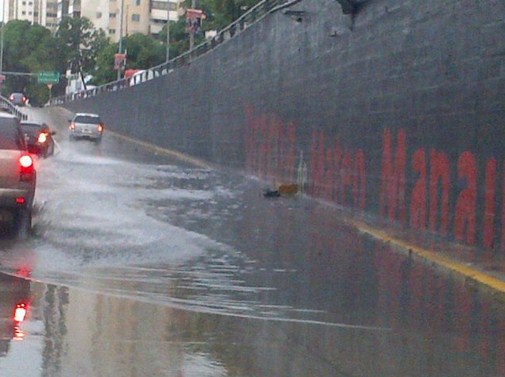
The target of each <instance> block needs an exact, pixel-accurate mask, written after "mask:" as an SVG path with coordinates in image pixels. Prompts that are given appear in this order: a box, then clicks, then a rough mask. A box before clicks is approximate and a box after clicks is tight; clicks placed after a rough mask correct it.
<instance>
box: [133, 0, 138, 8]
mask: <svg viewBox="0 0 505 377" xmlns="http://www.w3.org/2000/svg"><path fill="white" fill-rule="evenodd" d="M132 3H133V5H135V6H137V7H138V6H139V5H140V0H132Z"/></svg>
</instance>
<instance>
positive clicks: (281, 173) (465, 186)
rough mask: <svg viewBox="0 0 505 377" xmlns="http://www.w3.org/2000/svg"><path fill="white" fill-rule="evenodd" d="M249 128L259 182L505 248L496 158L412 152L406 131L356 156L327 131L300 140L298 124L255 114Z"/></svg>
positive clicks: (389, 134)
mask: <svg viewBox="0 0 505 377" xmlns="http://www.w3.org/2000/svg"><path fill="white" fill-rule="evenodd" d="M246 122H247V128H246V133H245V140H244V143H245V165H246V169H247V171H248V172H249V173H251V174H254V175H256V176H258V177H260V178H262V179H269V180H274V181H280V182H295V183H298V184H299V185H300V184H301V185H302V186H303V187H304V188H305V189H306V192H307V193H308V194H309V195H311V196H313V197H316V198H320V199H324V200H327V201H330V202H333V203H336V204H339V205H342V206H344V207H348V208H355V209H358V210H361V211H367V212H374V213H375V214H377V215H379V216H380V217H381V218H386V219H389V220H393V221H395V222H398V223H400V224H402V225H406V226H408V227H409V228H411V229H415V230H421V231H425V230H428V231H430V232H434V233H436V234H439V235H441V236H442V237H445V238H450V239H455V240H456V241H459V242H462V243H464V244H468V245H479V246H484V247H485V248H489V249H491V248H496V246H497V245H502V247H503V245H505V206H502V205H501V203H503V202H504V201H505V174H503V171H505V162H504V163H503V166H502V168H501V169H500V164H499V162H498V161H497V159H496V158H495V157H488V158H486V160H485V161H481V158H480V157H479V156H478V155H477V154H476V153H474V152H472V151H468V150H463V151H457V153H454V151H452V153H448V152H447V151H443V150H438V149H436V148H432V147H430V146H422V145H421V146H415V147H414V146H413V145H414V143H413V142H412V145H411V146H409V139H408V131H407V130H406V129H399V130H392V129H389V128H387V127H386V128H384V129H383V132H382V140H381V141H380V142H378V143H377V145H368V146H366V147H365V146H363V147H362V148H356V147H349V146H347V145H346V140H342V139H340V138H338V137H335V136H334V135H333V136H332V137H328V136H327V133H326V131H325V130H323V129H313V130H311V131H310V133H307V132H305V133H303V135H304V136H303V137H300V136H299V135H300V134H299V133H298V132H297V131H298V130H297V125H296V124H295V123H293V122H283V121H282V120H281V119H279V117H277V116H276V115H273V114H264V113H262V114H260V115H256V114H255V112H254V110H253V109H252V108H246ZM352 145H356V143H355V141H354V140H353V143H352ZM373 149H375V151H374V150H373ZM377 149H379V151H378V152H377ZM304 156H307V157H304ZM377 156H380V157H379V158H377ZM302 174H303V176H302V177H301V175H302ZM500 174H501V175H502V176H503V177H502V180H503V182H501V184H500V182H499V176H500ZM500 187H501V192H499V190H500Z"/></svg>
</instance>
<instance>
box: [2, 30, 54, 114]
mask: <svg viewBox="0 0 505 377" xmlns="http://www.w3.org/2000/svg"><path fill="white" fill-rule="evenodd" d="M61 57H62V51H61V49H60V46H59V45H58V43H57V41H56V40H55V39H54V38H53V37H52V35H51V32H50V31H49V30H48V29H46V28H44V27H42V26H40V25H31V24H30V23H29V22H28V21H19V20H13V21H9V22H8V23H7V24H6V25H5V28H4V55H3V65H2V70H3V72H26V73H33V75H32V76H30V75H7V79H6V81H5V83H4V85H3V88H2V94H3V95H5V96H8V95H9V93H11V92H24V93H25V94H26V95H27V96H28V98H29V99H30V101H31V102H32V104H36V105H37V104H42V103H45V102H46V101H47V99H48V97H49V89H48V88H47V87H46V86H45V85H43V86H41V85H40V84H38V83H37V77H36V73H37V72H40V71H60V69H64V64H61V63H62V61H61Z"/></svg>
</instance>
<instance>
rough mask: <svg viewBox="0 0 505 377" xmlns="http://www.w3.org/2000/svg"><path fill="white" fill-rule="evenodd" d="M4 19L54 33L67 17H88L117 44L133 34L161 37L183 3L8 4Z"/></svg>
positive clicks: (22, 0)
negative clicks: (26, 23)
mask: <svg viewBox="0 0 505 377" xmlns="http://www.w3.org/2000/svg"><path fill="white" fill-rule="evenodd" d="M4 2H5V9H4V18H5V20H6V21H10V20H28V21H30V22H31V23H33V24H40V25H42V26H45V27H47V28H49V29H51V30H53V31H55V30H56V29H57V27H58V24H59V22H60V21H61V20H62V19H63V17H66V16H70V17H86V18H88V19H89V20H90V21H91V22H92V23H93V25H94V26H95V28H97V29H103V30H104V31H105V33H106V34H107V35H108V36H109V37H110V39H111V40H112V41H113V42H118V41H119V38H120V37H121V36H123V37H124V36H127V35H130V34H133V33H142V34H146V35H158V34H159V33H160V31H161V30H162V29H163V27H164V25H165V24H166V22H167V19H169V20H170V21H177V20H178V19H179V16H180V14H181V13H182V11H181V4H182V0H4Z"/></svg>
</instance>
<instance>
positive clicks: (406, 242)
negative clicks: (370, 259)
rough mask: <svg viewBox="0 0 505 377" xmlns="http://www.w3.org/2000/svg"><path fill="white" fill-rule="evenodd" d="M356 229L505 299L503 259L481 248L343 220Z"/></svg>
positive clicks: (504, 262) (504, 267) (469, 285)
mask: <svg viewBox="0 0 505 377" xmlns="http://www.w3.org/2000/svg"><path fill="white" fill-rule="evenodd" d="M346 222H347V223H348V224H349V225H350V226H353V227H354V228H356V229H357V231H358V232H360V233H362V234H364V235H366V236H369V237H372V238H374V239H376V240H380V241H382V242H385V243H390V245H391V246H393V247H392V249H393V250H395V251H397V252H398V253H400V254H403V255H408V256H409V257H411V258H413V259H414V260H416V261H418V262H420V263H425V264H428V265H431V266H432V267H433V268H436V269H438V270H439V271H440V272H441V273H445V274H450V275H451V277H453V278H455V279H457V280H460V281H462V282H463V283H464V284H465V285H466V286H468V287H472V288H474V289H477V290H478V291H479V292H482V293H484V294H486V295H491V296H492V297H495V298H498V299H500V300H503V301H505V260H504V259H503V257H501V256H497V255H493V251H492V250H482V249H477V248H472V247H469V246H465V245H460V244H456V243H449V242H443V241H440V240H434V239H431V240H427V239H421V237H420V236H419V235H417V236H416V235H408V234H404V233H401V232H400V231H398V230H397V229H393V228H392V227H389V226H377V225H376V224H372V225H371V224H369V223H367V222H365V221H362V220H355V219H349V220H347V221H346Z"/></svg>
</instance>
